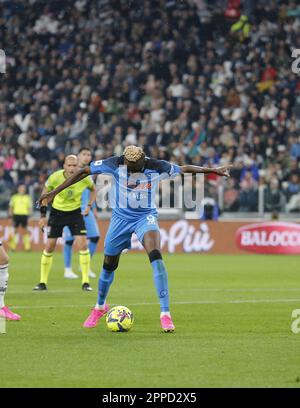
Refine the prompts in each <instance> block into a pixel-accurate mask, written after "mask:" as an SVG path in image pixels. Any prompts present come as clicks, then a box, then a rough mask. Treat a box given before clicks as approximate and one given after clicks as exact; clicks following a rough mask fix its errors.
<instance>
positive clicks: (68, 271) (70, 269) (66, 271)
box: [65, 267, 73, 273]
mask: <svg viewBox="0 0 300 408" xmlns="http://www.w3.org/2000/svg"><path fill="white" fill-rule="evenodd" d="M70 272H73V271H72V268H70V267H67V268H65V273H70Z"/></svg>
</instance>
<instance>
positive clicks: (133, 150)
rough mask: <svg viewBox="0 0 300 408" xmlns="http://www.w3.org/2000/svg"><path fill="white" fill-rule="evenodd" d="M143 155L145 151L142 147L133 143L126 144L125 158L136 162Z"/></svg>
mask: <svg viewBox="0 0 300 408" xmlns="http://www.w3.org/2000/svg"><path fill="white" fill-rule="evenodd" d="M144 156H145V153H144V151H143V149H142V148H141V147H138V146H133V145H131V146H127V147H126V149H125V150H124V157H125V159H126V160H128V161H130V162H133V163H135V162H137V161H138V160H140V159H141V158H142V157H144Z"/></svg>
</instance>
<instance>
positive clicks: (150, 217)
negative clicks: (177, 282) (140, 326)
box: [39, 146, 231, 332]
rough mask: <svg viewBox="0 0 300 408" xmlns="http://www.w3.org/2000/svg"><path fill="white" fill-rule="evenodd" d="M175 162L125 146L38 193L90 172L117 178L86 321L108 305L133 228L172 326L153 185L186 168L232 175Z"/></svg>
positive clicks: (165, 322) (164, 319) (165, 325)
mask: <svg viewBox="0 0 300 408" xmlns="http://www.w3.org/2000/svg"><path fill="white" fill-rule="evenodd" d="M230 167H231V166H223V167H217V168H205V167H200V166H192V165H185V166H177V165H175V164H171V163H169V162H167V161H165V160H154V159H151V158H148V157H145V154H144V152H143V150H142V148H140V147H137V146H127V147H126V149H125V151H124V155H122V156H115V157H110V158H108V159H105V160H98V161H95V162H92V163H91V164H90V166H88V167H86V168H84V169H82V170H79V171H78V172H77V173H76V174H74V175H73V176H72V177H70V178H69V179H67V180H66V181H65V182H64V183H62V184H61V185H60V186H58V187H57V188H56V189H55V190H52V191H51V192H49V193H47V194H44V195H42V196H41V197H40V199H39V202H40V203H41V202H42V201H43V200H47V202H48V203H49V202H51V201H52V200H53V198H54V197H55V195H56V194H58V193H59V192H60V191H62V190H64V189H65V188H67V187H68V186H70V185H72V184H74V183H76V182H78V181H79V180H81V179H82V178H84V177H87V176H88V175H90V174H109V175H111V176H113V178H114V180H115V183H114V185H113V188H112V191H111V207H112V217H111V221H110V226H109V229H108V232H107V235H106V238H105V243H104V262H103V268H102V271H101V274H100V278H99V285H98V289H99V291H98V300H97V304H96V306H95V308H93V309H92V311H91V313H90V315H89V316H88V318H87V319H86V321H85V322H84V327H89V328H91V327H95V326H96V325H97V324H98V321H99V319H100V318H101V317H102V316H104V315H105V314H106V313H107V311H108V310H109V306H108V304H107V303H106V297H107V295H108V291H109V288H110V286H111V284H112V282H113V280H114V272H115V270H116V269H117V267H118V263H119V258H120V254H121V252H122V250H124V249H125V248H129V247H130V241H131V236H132V234H133V233H135V234H136V235H137V237H138V239H139V241H140V242H141V243H142V245H143V246H144V248H145V250H146V252H147V254H148V256H149V260H150V263H151V266H152V269H153V278H154V284H155V287H156V291H157V295H158V298H159V302H160V307H161V314H160V322H161V327H162V329H163V331H165V332H171V331H174V329H175V326H174V323H173V321H172V318H171V314H170V305H169V288H168V274H167V270H166V267H165V264H164V262H163V259H162V254H161V251H160V232H159V226H158V223H157V210H156V207H155V194H154V192H155V190H156V188H157V186H158V184H159V181H160V180H161V179H162V178H166V177H171V176H176V175H178V174H183V173H192V174H195V173H215V174H218V175H219V176H225V177H229V168H230Z"/></svg>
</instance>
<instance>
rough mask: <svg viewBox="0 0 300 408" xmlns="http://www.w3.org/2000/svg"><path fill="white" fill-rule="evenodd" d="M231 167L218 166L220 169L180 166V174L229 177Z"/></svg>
mask: <svg viewBox="0 0 300 408" xmlns="http://www.w3.org/2000/svg"><path fill="white" fill-rule="evenodd" d="M231 167H232V164H228V165H226V166H220V167H200V166H192V165H185V166H180V169H181V173H182V174H183V173H192V174H196V173H214V174H217V175H218V176H223V177H230V169H231Z"/></svg>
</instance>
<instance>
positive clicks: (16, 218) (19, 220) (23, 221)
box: [13, 215, 28, 228]
mask: <svg viewBox="0 0 300 408" xmlns="http://www.w3.org/2000/svg"><path fill="white" fill-rule="evenodd" d="M13 222H14V227H15V228H18V227H19V226H21V227H23V228H27V225H28V215H13Z"/></svg>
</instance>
